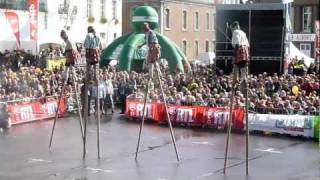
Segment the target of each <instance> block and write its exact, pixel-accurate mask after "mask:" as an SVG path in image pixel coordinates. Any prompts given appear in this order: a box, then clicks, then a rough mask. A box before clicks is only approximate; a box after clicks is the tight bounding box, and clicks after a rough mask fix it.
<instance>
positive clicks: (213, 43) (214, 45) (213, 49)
mask: <svg viewBox="0 0 320 180" xmlns="http://www.w3.org/2000/svg"><path fill="white" fill-rule="evenodd" d="M212 51H213V52H215V51H216V41H215V40H213V41H212Z"/></svg>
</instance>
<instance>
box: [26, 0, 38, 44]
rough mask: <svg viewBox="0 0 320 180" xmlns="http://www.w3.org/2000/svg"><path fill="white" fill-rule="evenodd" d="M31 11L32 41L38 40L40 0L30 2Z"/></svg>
mask: <svg viewBox="0 0 320 180" xmlns="http://www.w3.org/2000/svg"><path fill="white" fill-rule="evenodd" d="M28 7H29V8H28V9H29V21H30V39H31V40H32V41H37V40H38V12H39V2H38V0H29V1H28Z"/></svg>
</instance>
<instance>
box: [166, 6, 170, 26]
mask: <svg viewBox="0 0 320 180" xmlns="http://www.w3.org/2000/svg"><path fill="white" fill-rule="evenodd" d="M165 18H166V28H170V10H169V9H166V10H165Z"/></svg>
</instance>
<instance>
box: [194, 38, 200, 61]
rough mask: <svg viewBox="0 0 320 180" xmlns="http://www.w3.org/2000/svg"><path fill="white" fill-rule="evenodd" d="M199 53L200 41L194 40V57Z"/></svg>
mask: <svg viewBox="0 0 320 180" xmlns="http://www.w3.org/2000/svg"><path fill="white" fill-rule="evenodd" d="M198 55H199V41H198V40H195V41H194V58H197V57H198Z"/></svg>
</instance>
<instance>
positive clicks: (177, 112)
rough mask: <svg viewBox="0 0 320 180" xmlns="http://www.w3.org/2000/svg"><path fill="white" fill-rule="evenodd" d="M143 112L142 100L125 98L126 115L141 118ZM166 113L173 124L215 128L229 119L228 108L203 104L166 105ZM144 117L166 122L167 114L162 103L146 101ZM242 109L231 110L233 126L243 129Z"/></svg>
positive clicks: (222, 125)
mask: <svg viewBox="0 0 320 180" xmlns="http://www.w3.org/2000/svg"><path fill="white" fill-rule="evenodd" d="M142 114H143V102H140V101H136V100H127V102H126V115H127V116H129V117H135V118H141V117H142ZM168 114H169V116H170V120H171V121H172V123H174V124H188V125H198V126H199V125H200V126H201V125H208V126H213V127H216V128H225V127H226V124H227V122H228V120H229V114H230V113H229V109H228V108H209V107H204V106H180V105H171V104H170V105H168ZM145 115H146V116H145V117H146V119H149V120H153V121H155V122H157V123H166V122H167V114H166V112H165V107H164V104H162V103H156V102H152V103H147V104H146V110H145ZM243 118H244V111H243V110H241V109H234V111H233V116H232V120H233V128H235V129H237V130H243V128H244V124H243Z"/></svg>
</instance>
